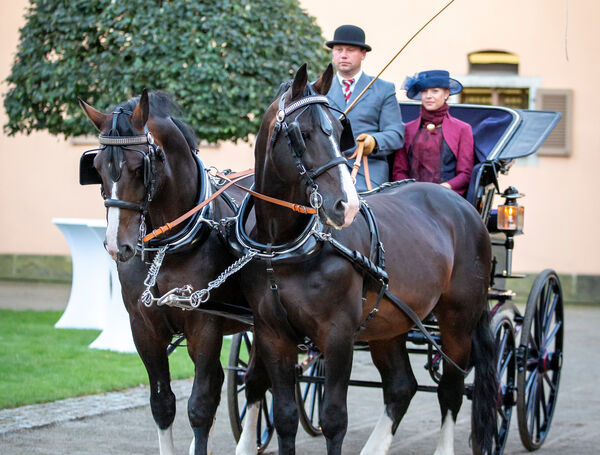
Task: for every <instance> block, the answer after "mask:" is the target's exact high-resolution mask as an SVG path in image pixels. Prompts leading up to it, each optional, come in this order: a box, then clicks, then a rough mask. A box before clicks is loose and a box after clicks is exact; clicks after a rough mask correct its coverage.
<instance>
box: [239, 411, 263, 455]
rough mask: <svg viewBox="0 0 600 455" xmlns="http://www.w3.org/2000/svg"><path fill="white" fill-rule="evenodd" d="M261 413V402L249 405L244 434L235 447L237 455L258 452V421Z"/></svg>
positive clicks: (252, 454)
mask: <svg viewBox="0 0 600 455" xmlns="http://www.w3.org/2000/svg"><path fill="white" fill-rule="evenodd" d="M259 413H260V402H257V403H253V404H251V405H249V406H248V409H247V410H246V418H245V419H244V427H243V429H242V434H241V435H240V440H239V441H238V444H237V446H236V448H235V455H256V454H257V453H258V448H257V447H256V423H257V422H258V416H259Z"/></svg>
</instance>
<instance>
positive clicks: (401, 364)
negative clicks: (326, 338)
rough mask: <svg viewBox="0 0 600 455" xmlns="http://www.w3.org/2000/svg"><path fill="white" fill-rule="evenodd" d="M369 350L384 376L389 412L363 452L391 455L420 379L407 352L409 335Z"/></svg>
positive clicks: (378, 423)
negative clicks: (395, 438)
mask: <svg viewBox="0 0 600 455" xmlns="http://www.w3.org/2000/svg"><path fill="white" fill-rule="evenodd" d="M369 347H370V351H371V358H372V359H373V363H374V365H375V366H376V367H377V369H378V370H379V374H380V375H381V381H382V386H383V402H384V404H385V409H384V411H383V413H382V415H381V417H380V418H379V421H378V422H377V425H376V426H375V428H374V430H373V432H372V433H371V436H370V437H369V439H368V441H367V443H366V444H365V446H364V448H363V449H362V451H361V452H360V453H361V455H384V454H387V453H388V450H389V448H390V445H391V443H392V438H393V436H394V434H395V433H396V429H397V428H398V425H399V424H400V421H401V420H402V417H404V414H405V413H406V410H407V409H408V405H409V404H410V400H411V399H412V397H413V396H414V395H415V393H416V392H417V380H416V379H415V376H414V374H413V371H412V368H411V366H410V360H409V357H408V351H407V350H406V335H401V336H399V337H396V338H394V339H392V340H382V341H372V342H370V343H369Z"/></svg>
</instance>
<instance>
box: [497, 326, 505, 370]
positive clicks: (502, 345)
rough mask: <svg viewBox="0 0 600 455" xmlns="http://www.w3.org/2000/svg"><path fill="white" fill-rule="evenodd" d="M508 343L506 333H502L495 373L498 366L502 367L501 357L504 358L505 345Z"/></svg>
mask: <svg viewBox="0 0 600 455" xmlns="http://www.w3.org/2000/svg"><path fill="white" fill-rule="evenodd" d="M507 342H508V332H506V331H502V340H500V343H499V344H500V346H498V362H497V364H496V371H498V370H499V369H500V365H502V357H503V356H504V352H505V351H506V343H507Z"/></svg>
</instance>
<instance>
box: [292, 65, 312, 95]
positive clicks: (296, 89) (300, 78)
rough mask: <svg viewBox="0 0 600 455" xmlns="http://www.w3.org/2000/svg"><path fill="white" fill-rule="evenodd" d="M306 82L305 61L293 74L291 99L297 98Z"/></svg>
mask: <svg viewBox="0 0 600 455" xmlns="http://www.w3.org/2000/svg"><path fill="white" fill-rule="evenodd" d="M306 84H308V72H307V71H306V63H304V64H303V65H302V66H301V67H300V68H298V71H296V75H295V76H294V82H293V83H292V99H296V98H298V97H299V96H300V95H302V92H303V91H304V87H306Z"/></svg>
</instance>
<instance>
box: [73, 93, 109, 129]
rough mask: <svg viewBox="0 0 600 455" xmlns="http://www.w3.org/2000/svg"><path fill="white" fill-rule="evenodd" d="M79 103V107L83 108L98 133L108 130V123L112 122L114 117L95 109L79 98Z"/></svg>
mask: <svg viewBox="0 0 600 455" xmlns="http://www.w3.org/2000/svg"><path fill="white" fill-rule="evenodd" d="M77 101H78V102H79V107H81V110H82V111H83V113H84V114H85V116H86V117H87V118H89V119H90V121H91V122H92V123H93V124H94V126H95V127H96V129H97V130H98V131H103V130H104V129H106V127H108V122H110V119H111V118H112V115H110V114H104V113H103V112H100V111H99V110H97V109H94V108H93V107H92V106H90V105H89V104H88V103H86V102H85V101H83V100H82V99H81V98H77Z"/></svg>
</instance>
